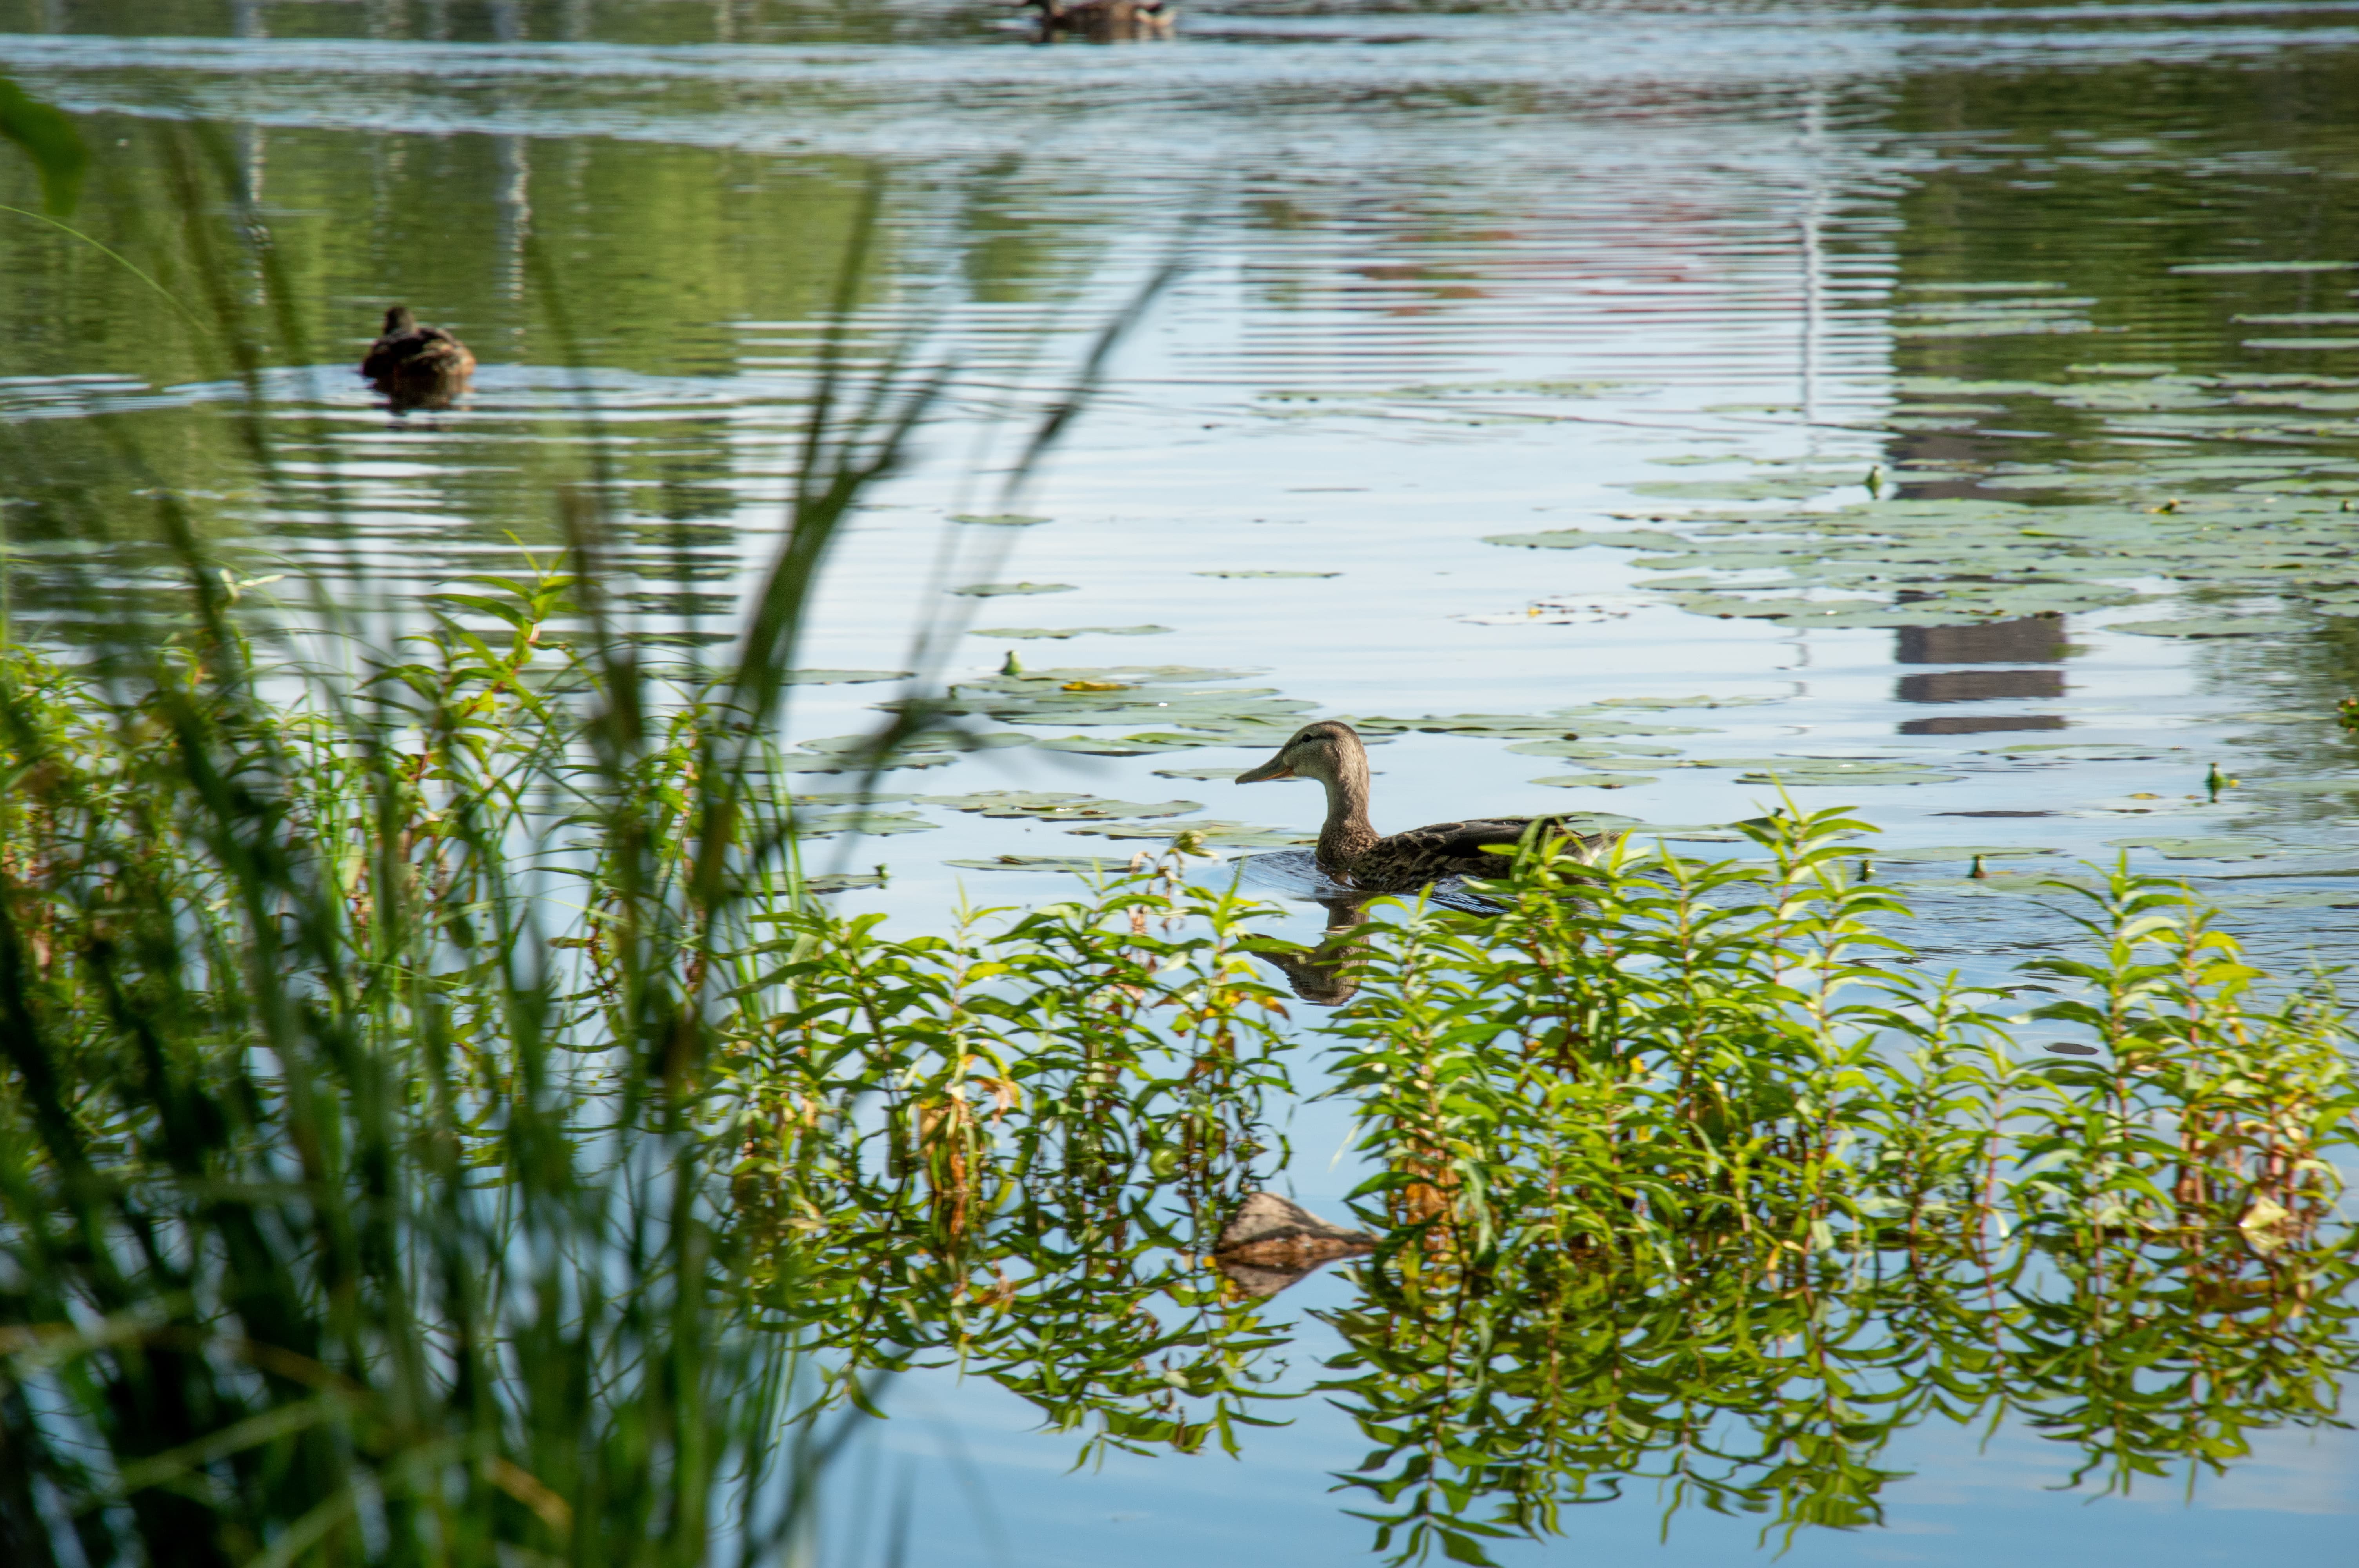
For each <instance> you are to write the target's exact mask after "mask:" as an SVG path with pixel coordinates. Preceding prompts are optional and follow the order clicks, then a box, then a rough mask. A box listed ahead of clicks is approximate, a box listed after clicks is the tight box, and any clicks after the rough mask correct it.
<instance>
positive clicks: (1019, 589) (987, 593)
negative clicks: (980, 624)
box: [949, 582, 1076, 599]
mask: <svg viewBox="0 0 2359 1568" xmlns="http://www.w3.org/2000/svg"><path fill="white" fill-rule="evenodd" d="M1075 586H1076V585H1075V584H1072V583H1070V582H971V583H969V584H967V585H966V586H965V587H964V588H953V589H949V591H950V592H951V593H955V594H960V595H962V596H963V597H965V598H968V599H999V598H1002V597H1004V596H1006V595H1008V594H1022V593H1071V592H1072V591H1073V590H1074V589H1075Z"/></svg>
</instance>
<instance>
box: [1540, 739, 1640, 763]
mask: <svg viewBox="0 0 2359 1568" xmlns="http://www.w3.org/2000/svg"><path fill="white" fill-rule="evenodd" d="M1507 750H1508V751H1510V752H1514V753H1515V754H1516V755H1517V756H1519V757H1562V758H1564V759H1565V760H1566V761H1568V762H1614V761H1618V760H1620V759H1622V758H1625V757H1676V756H1678V755H1679V754H1680V752H1679V748H1678V747H1676V746H1631V745H1626V744H1620V743H1615V744H1607V743H1605V742H1602V741H1517V742H1516V743H1515V744H1514V745H1512V746H1510V747H1508V748H1507Z"/></svg>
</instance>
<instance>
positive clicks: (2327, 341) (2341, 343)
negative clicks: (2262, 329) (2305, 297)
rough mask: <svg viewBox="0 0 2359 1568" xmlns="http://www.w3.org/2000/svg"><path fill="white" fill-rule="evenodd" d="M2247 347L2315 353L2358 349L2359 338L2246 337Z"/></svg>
mask: <svg viewBox="0 0 2359 1568" xmlns="http://www.w3.org/2000/svg"><path fill="white" fill-rule="evenodd" d="M2245 347H2246V348H2248V349H2281V350H2285V351H2289V352H2293V353H2317V352H2325V351H2332V350H2336V349H2359V338H2246V339H2245Z"/></svg>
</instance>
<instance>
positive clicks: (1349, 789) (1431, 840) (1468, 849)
mask: <svg viewBox="0 0 2359 1568" xmlns="http://www.w3.org/2000/svg"><path fill="white" fill-rule="evenodd" d="M1265 779H1317V780H1318V781H1319V782H1320V783H1321V784H1324V785H1325V786H1326V787H1327V823H1326V826H1325V827H1321V829H1320V830H1319V869H1320V870H1321V871H1325V872H1326V873H1327V874H1328V875H1330V876H1332V877H1335V878H1338V879H1341V880H1344V881H1350V882H1351V883H1352V884H1353V886H1355V887H1364V888H1368V889H1371V890H1374V891H1377V892H1408V891H1410V890H1411V889H1414V888H1419V887H1422V886H1424V885H1425V884H1426V883H1427V882H1430V881H1436V880H1438V879H1440V878H1442V877H1456V876H1466V877H1495V876H1498V875H1500V874H1502V873H1503V872H1505V871H1506V869H1507V867H1508V865H1509V863H1510V862H1509V858H1508V857H1506V856H1502V855H1495V854H1489V853H1486V852H1485V851H1484V846H1485V845H1489V844H1496V845H1501V846H1504V847H1507V848H1510V849H1512V848H1513V847H1514V846H1515V844H1516V843H1517V840H1519V839H1520V838H1523V836H1524V830H1525V829H1526V828H1527V827H1530V826H1531V825H1532V824H1533V823H1534V822H1541V823H1549V824H1553V825H1554V826H1553V827H1552V829H1551V830H1552V832H1554V833H1555V834H1559V835H1561V836H1562V837H1563V838H1565V839H1566V840H1568V846H1567V847H1568V848H1570V849H1571V850H1572V851H1573V854H1574V856H1575V858H1576V859H1578V860H1580V861H1581V863H1582V864H1583V865H1590V864H1593V863H1594V862H1595V861H1596V860H1597V859H1598V858H1599V857H1600V856H1601V855H1603V853H1604V852H1605V850H1606V849H1607V848H1608V847H1610V846H1611V845H1612V844H1613V842H1614V839H1615V838H1617V837H1618V835H1615V834H1612V833H1589V834H1582V833H1574V832H1572V831H1571V830H1570V829H1569V828H1566V827H1563V825H1562V824H1561V823H1560V822H1559V821H1558V819H1557V818H1555V817H1545V816H1542V817H1534V816H1484V817H1478V818H1475V819H1473V820H1472V821H1467V822H1437V823H1434V824H1432V825H1431V826H1430V827H1412V828H1410V829H1409V830H1408V832H1406V833H1395V834H1392V835H1390V836H1389V837H1387V836H1386V835H1383V834H1380V833H1378V832H1377V831H1376V830H1375V827H1371V826H1370V825H1369V822H1368V752H1367V749H1366V748H1365V747H1364V746H1363V745H1361V744H1360V735H1359V731H1357V730H1353V728H1352V727H1351V726H1350V725H1348V724H1346V723H1343V721H1342V720H1341V719H1321V720H1320V721H1319V722H1318V723H1316V724H1306V725H1304V726H1303V727H1302V728H1301V729H1299V730H1296V731H1295V732H1294V737H1293V739H1292V740H1289V741H1287V743H1286V744H1285V745H1283V746H1280V747H1279V748H1278V749H1277V756H1275V757H1272V758H1271V759H1270V760H1269V761H1268V762H1264V763H1263V764H1262V765H1261V766H1260V767H1257V768H1252V769H1249V770H1247V771H1246V772H1245V773H1239V774H1238V775H1237V783H1239V784H1259V783H1261V782H1262V781H1263V780H1265Z"/></svg>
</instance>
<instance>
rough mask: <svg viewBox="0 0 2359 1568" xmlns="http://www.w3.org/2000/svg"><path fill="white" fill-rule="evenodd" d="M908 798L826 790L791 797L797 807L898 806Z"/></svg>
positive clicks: (855, 791) (853, 791)
mask: <svg viewBox="0 0 2359 1568" xmlns="http://www.w3.org/2000/svg"><path fill="white" fill-rule="evenodd" d="M909 798H910V797H909V796H908V795H862V794H861V793H860V792H859V791H857V790H828V791H822V792H821V793H819V794H816V795H795V796H794V797H793V799H794V803H795V804H796V805H797V806H899V805H902V804H905V803H906V802H907V801H908V799H909Z"/></svg>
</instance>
